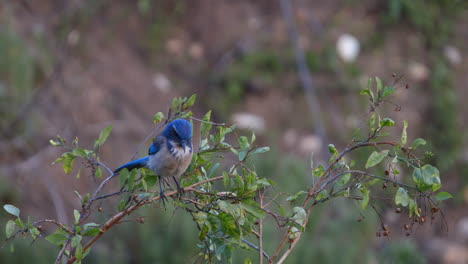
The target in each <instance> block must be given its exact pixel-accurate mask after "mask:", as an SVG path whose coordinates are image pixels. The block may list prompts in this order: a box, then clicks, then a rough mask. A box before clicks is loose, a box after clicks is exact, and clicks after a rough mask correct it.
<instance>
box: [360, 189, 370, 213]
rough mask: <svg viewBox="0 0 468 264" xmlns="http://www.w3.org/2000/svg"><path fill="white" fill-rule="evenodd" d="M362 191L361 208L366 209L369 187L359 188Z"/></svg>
mask: <svg viewBox="0 0 468 264" xmlns="http://www.w3.org/2000/svg"><path fill="white" fill-rule="evenodd" d="M359 191H361V193H362V201H361V209H362V210H366V207H367V205H368V204H369V193H370V191H369V189H367V188H361V189H359Z"/></svg>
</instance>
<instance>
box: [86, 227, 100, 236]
mask: <svg viewBox="0 0 468 264" xmlns="http://www.w3.org/2000/svg"><path fill="white" fill-rule="evenodd" d="M99 232H101V229H99V228H90V229H86V231H84V233H83V236H95V235H97V234H99Z"/></svg>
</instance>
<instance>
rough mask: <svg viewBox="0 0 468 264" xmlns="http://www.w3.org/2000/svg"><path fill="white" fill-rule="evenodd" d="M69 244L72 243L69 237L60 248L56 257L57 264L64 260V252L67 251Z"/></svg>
mask: <svg viewBox="0 0 468 264" xmlns="http://www.w3.org/2000/svg"><path fill="white" fill-rule="evenodd" d="M68 244H70V239H68V240H67V242H65V244H63V246H62V249H60V252H59V254H58V255H57V258H56V259H55V264H60V262H62V257H63V254H64V253H65V250H66V249H67V247H68ZM72 263H73V262H72Z"/></svg>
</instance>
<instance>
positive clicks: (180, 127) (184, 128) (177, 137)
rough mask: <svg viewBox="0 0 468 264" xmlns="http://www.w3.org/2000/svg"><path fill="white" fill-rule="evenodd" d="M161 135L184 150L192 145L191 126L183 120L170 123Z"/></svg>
mask: <svg viewBox="0 0 468 264" xmlns="http://www.w3.org/2000/svg"><path fill="white" fill-rule="evenodd" d="M163 135H164V136H165V137H166V138H167V139H168V140H170V141H174V142H177V143H179V144H181V146H182V147H183V148H184V149H185V146H186V145H188V146H191V144H192V125H191V124H190V123H189V122H187V121H186V120H184V119H176V120H174V121H172V122H170V123H169V124H168V125H167V126H166V128H165V129H164V131H163Z"/></svg>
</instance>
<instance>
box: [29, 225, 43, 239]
mask: <svg viewBox="0 0 468 264" xmlns="http://www.w3.org/2000/svg"><path fill="white" fill-rule="evenodd" d="M28 232H29V234H30V235H31V238H32V239H33V240H34V239H36V238H37V237H38V236H39V235H40V234H41V232H40V231H39V229H37V228H35V227H31V228H29V229H28Z"/></svg>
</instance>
